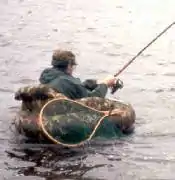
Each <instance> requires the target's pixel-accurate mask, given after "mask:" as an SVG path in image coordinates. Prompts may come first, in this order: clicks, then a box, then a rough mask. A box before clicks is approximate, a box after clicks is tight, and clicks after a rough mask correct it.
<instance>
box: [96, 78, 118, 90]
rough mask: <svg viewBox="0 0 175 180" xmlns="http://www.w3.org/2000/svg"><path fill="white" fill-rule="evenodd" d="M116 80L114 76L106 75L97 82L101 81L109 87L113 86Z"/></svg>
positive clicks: (100, 82)
mask: <svg viewBox="0 0 175 180" xmlns="http://www.w3.org/2000/svg"><path fill="white" fill-rule="evenodd" d="M116 80H117V79H116V78H115V77H114V76H108V77H106V78H105V79H103V80H99V81H98V84H102V83H103V84H106V85H107V86H108V87H109V88H110V87H113V86H114V84H115V83H116Z"/></svg>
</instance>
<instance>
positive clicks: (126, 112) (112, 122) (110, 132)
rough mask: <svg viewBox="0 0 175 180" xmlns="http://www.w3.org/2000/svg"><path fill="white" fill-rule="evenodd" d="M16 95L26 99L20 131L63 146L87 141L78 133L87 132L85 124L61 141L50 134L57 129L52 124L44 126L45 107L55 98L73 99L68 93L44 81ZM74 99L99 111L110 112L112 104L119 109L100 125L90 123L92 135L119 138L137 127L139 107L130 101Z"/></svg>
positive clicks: (19, 120) (18, 118)
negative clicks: (58, 90)
mask: <svg viewBox="0 0 175 180" xmlns="http://www.w3.org/2000/svg"><path fill="white" fill-rule="evenodd" d="M15 99H16V100H20V101H22V104H21V108H20V110H19V112H18V113H17V116H16V118H15V126H16V129H17V131H18V132H19V133H20V134H22V135H25V136H26V137H28V138H32V139H36V140H37V141H42V142H43V141H45V142H49V143H56V144H61V145H63V146H78V145H81V144H83V143H81V142H84V141H85V140H83V139H82V137H81V138H78V135H82V132H84V129H82V127H81V128H80V127H79V129H80V131H77V132H78V133H79V134H78V135H77V134H76V135H75V136H73V134H71V133H70V135H69V136H66V138H67V139H65V137H64V142H60V141H57V140H55V139H54V138H53V137H50V134H49V133H48V131H49V132H51V134H52V133H53V132H52V131H55V130H54V129H52V127H51V128H50V127H49V130H48V129H47V127H45V129H43V124H44V123H43V122H42V120H41V112H42V109H43V107H44V106H46V105H47V104H48V103H49V102H51V101H54V99H57V100H59V99H67V100H68V101H72V100H69V99H68V98H66V97H65V96H64V95H62V94H60V93H57V92H55V91H54V90H53V89H51V88H49V87H46V86H43V85H40V86H32V87H30V86H28V87H25V88H21V89H19V90H18V91H17V92H16V93H15ZM74 102H76V103H77V104H79V105H82V106H84V107H87V108H89V109H91V110H93V111H97V112H98V111H99V112H100V111H105V112H107V111H108V112H110V111H111V107H112V111H113V112H116V113H113V114H112V113H111V114H110V115H109V116H108V117H106V118H104V120H103V121H102V123H100V125H99V126H98V128H96V126H93V125H91V124H90V125H89V127H91V129H90V130H89V131H90V132H93V136H91V138H96V137H103V138H115V137H119V136H121V135H125V134H130V133H132V132H133V131H134V123H135V118H136V117H135V111H134V109H133V107H132V106H131V105H130V104H127V103H124V102H121V101H117V100H111V99H106V98H105V99H104V98H99V97H88V98H82V99H79V100H76V101H74ZM51 123H52V122H51ZM97 123H98V122H97ZM95 128H96V129H95ZM94 129H95V130H94ZM57 132H58V131H57ZM57 136H60V133H58V134H57ZM72 137H76V138H72ZM61 138H62V137H61ZM84 138H85V137H84ZM91 138H88V137H87V140H88V141H89V140H90V139H91ZM70 144H74V145H70Z"/></svg>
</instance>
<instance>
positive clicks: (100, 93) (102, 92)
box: [87, 84, 108, 98]
mask: <svg viewBox="0 0 175 180" xmlns="http://www.w3.org/2000/svg"><path fill="white" fill-rule="evenodd" d="M87 91H88V90H87ZM107 91H108V88H107V86H106V84H99V85H98V86H97V87H96V88H95V89H94V90H93V91H88V92H87V93H88V97H102V98H104V97H105V96H106V93H107Z"/></svg>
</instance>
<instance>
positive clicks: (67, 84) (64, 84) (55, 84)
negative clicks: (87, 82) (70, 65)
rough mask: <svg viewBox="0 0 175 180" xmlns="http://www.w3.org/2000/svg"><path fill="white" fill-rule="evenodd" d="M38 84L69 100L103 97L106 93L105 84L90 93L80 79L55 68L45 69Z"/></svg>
mask: <svg viewBox="0 0 175 180" xmlns="http://www.w3.org/2000/svg"><path fill="white" fill-rule="evenodd" d="M40 82H41V83H42V84H47V85H48V86H50V87H51V88H53V89H54V90H56V91H57V92H59V93H62V94H64V95H65V96H66V97H68V98H70V99H80V98H84V97H105V95H106V93H107V86H106V85H105V84H99V85H97V87H96V88H95V89H94V90H92V91H90V90H88V89H87V88H86V87H85V86H84V85H83V83H81V81H80V79H78V78H75V77H73V76H70V75H68V74H66V73H64V72H62V71H60V70H58V69H56V68H48V69H45V70H44V71H43V72H42V74H41V77H40Z"/></svg>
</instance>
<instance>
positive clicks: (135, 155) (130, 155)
mask: <svg viewBox="0 0 175 180" xmlns="http://www.w3.org/2000/svg"><path fill="white" fill-rule="evenodd" d="M174 6H175V2H174V0H166V1H163V0H152V1H151V0H148V1H140V0H132V1H129V0H119V1H117V0H115V1H114V0H112V1H105V0H96V1H82V0H75V1H72V0H67V1H63V0H50V1H48V0H42V1H41V0H38V1H34V0H16V1H12V0H1V1H0V62H1V65H0V77H1V79H0V82H1V86H0V100H1V101H0V107H1V112H0V179H3V180H12V179H13V180H17V179H19V180H23V179H25V180H26V179H27V180H33V179H36V180H41V179H44V180H56V179H64V180H70V179H76V180H78V179H85V180H93V179H96V180H97V179H98V180H101V179H105V180H106V179H108V180H116V179H122V180H123V179H142V180H146V179H166V180H170V179H171V180H174V179H175V173H174V172H175V151H174V149H175V141H174V137H175V128H174V127H175V59H174V58H175V51H174V49H175V36H174V32H175V27H172V28H171V29H170V30H169V31H168V32H167V33H166V34H164V36H162V37H161V38H160V39H159V40H157V41H156V43H154V44H153V45H152V46H151V47H150V48H149V49H147V50H146V51H145V52H144V53H143V54H142V55H141V56H140V57H139V58H138V59H137V60H136V61H135V62H134V63H133V64H132V65H131V66H130V67H129V68H128V69H127V70H126V71H125V72H124V73H123V74H122V75H121V76H120V78H121V79H122V80H123V81H124V83H125V87H124V88H123V90H121V91H120V92H118V93H116V94H115V95H114V96H113V97H112V98H119V99H122V100H124V101H126V102H130V103H131V104H132V105H133V107H134V108H135V110H136V114H137V122H136V131H135V133H134V134H133V135H132V136H129V137H126V138H122V139H118V140H110V141H106V142H100V140H99V141H96V142H92V144H91V145H89V146H87V147H86V148H84V149H75V150H72V151H69V150H67V149H59V148H58V147H55V146H49V147H43V146H42V147H41V145H36V144H32V143H30V144H26V143H22V142H21V140H20V137H19V136H17V135H15V134H14V133H13V128H10V127H11V126H10V125H11V122H12V119H13V117H14V115H15V111H16V110H17V109H18V107H19V105H20V104H19V102H16V101H14V99H13V95H14V92H15V91H16V90H17V89H18V88H19V87H21V86H25V85H30V84H36V83H37V80H38V76H39V74H40V72H41V71H42V70H43V69H44V68H45V67H47V66H49V63H50V59H51V54H52V50H53V49H55V48H56V47H61V48H63V49H64V48H65V49H71V50H73V51H74V52H75V53H76V55H77V60H78V62H79V64H80V65H79V67H78V68H77V72H76V73H77V75H81V76H80V77H81V78H82V79H85V78H87V77H90V78H91V77H95V78H104V77H105V76H106V75H108V74H113V73H115V72H116V71H117V70H119V69H120V68H121V67H122V66H123V65H124V64H125V63H126V62H127V61H128V60H130V59H131V58H132V57H133V56H134V55H135V54H136V53H137V52H138V51H139V50H140V49H141V48H143V46H145V45H146V44H147V43H149V42H150V40H152V38H153V37H155V36H156V35H157V34H158V33H159V32H160V31H162V30H163V29H164V28H165V27H166V26H167V25H169V24H170V23H172V22H173V21H174V20H175V11H174ZM109 96H110V97H111V95H109Z"/></svg>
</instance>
